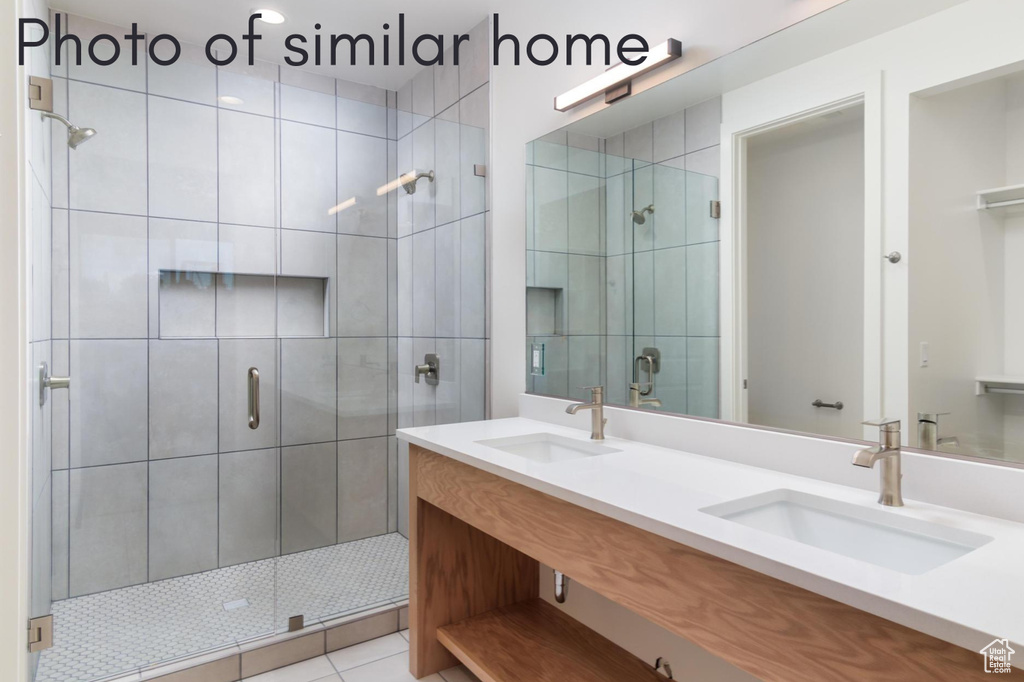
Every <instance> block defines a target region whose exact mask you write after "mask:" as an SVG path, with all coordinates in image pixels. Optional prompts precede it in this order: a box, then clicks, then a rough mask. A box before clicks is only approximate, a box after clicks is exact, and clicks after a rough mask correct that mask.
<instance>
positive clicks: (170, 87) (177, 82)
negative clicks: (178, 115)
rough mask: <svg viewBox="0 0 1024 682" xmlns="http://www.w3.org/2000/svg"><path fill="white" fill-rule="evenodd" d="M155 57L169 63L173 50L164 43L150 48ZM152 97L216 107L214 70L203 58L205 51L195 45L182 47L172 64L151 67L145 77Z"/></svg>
mask: <svg viewBox="0 0 1024 682" xmlns="http://www.w3.org/2000/svg"><path fill="white" fill-rule="evenodd" d="M153 50H154V51H155V52H156V56H157V57H159V58H161V59H165V60H166V59H169V58H170V57H172V56H173V54H174V46H173V45H172V44H171V43H170V41H167V40H163V41H159V42H157V43H156V44H155V45H154V46H153ZM147 76H148V78H149V82H148V83H147V85H148V89H149V93H150V94H151V95H162V96H164V97H173V98H174V99H181V100H186V101H189V102H196V103H198V104H206V105H210V106H216V104H217V67H216V66H214V65H213V64H212V63H211V62H210V60H209V59H207V58H206V51H205V50H204V49H203V48H202V47H200V46H198V45H184V44H183V45H182V46H181V56H180V57H179V58H178V60H177V61H176V62H174V63H173V64H167V65H159V66H154V68H151V69H150V70H149V73H148V74H147Z"/></svg>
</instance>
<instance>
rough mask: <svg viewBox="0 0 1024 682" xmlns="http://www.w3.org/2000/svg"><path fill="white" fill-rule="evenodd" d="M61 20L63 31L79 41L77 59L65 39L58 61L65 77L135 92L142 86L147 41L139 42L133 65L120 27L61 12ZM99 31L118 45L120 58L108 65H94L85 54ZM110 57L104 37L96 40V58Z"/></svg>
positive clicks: (130, 48)
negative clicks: (110, 37)
mask: <svg viewBox="0 0 1024 682" xmlns="http://www.w3.org/2000/svg"><path fill="white" fill-rule="evenodd" d="M64 19H66V20H67V23H66V24H65V25H64V26H62V27H61V28H62V30H63V32H64V33H74V34H75V35H77V36H78V37H79V39H80V40H81V44H82V54H81V59H78V58H77V57H78V55H76V54H75V52H74V43H73V42H71V41H69V42H67V43H65V44H64V50H65V53H64V55H62V57H61V61H63V62H64V63H66V64H67V76H68V78H71V79H74V80H79V81H87V82H89V83H100V84H103V85H113V86H115V87H118V88H124V89H127V90H137V91H139V92H142V91H144V90H145V89H146V62H147V60H148V58H149V57H148V52H147V48H148V45H147V41H145V40H140V41H139V43H138V55H137V57H138V59H137V62H138V63H137V64H136V65H134V66H133V65H132V60H131V54H132V43H131V42H129V41H127V40H125V39H124V38H123V36H124V34H125V33H126V31H125V30H124V29H123V28H120V27H118V26H113V25H111V24H104V23H101V22H99V21H94V20H92V19H86V18H85V17H80V16H77V15H70V16H68V15H64ZM101 33H106V34H108V35H112V36H114V37H115V38H117V41H118V44H119V45H120V48H121V56H120V58H119V59H118V60H117V61H116V62H114V63H113V64H110V65H108V66H103V65H101V64H97V63H96V62H95V61H94V60H93V59H91V58H90V57H89V55H88V48H89V43H90V42H91V41H92V39H93V38H95V37H96V36H98V35H100V34H101ZM113 56H114V48H113V46H112V45H111V44H110V42H109V41H107V40H101V41H98V43H97V45H96V59H97V60H107V59H110V58H111V57H113ZM79 62H81V63H79ZM62 75H63V74H62ZM72 120H74V119H72ZM86 125H89V124H86Z"/></svg>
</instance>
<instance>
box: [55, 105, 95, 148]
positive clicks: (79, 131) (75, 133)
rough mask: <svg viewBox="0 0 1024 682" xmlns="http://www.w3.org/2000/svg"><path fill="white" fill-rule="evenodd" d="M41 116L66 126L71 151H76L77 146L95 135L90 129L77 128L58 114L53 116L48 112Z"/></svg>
mask: <svg viewBox="0 0 1024 682" xmlns="http://www.w3.org/2000/svg"><path fill="white" fill-rule="evenodd" d="M42 114H43V116H44V117H45V118H52V119H53V120H55V121H60V122H61V123H63V124H64V125H65V126H67V129H68V146H69V147H71V148H72V149H78V145H80V144H82V143H83V142H87V141H88V140H89V139H91V138H92V136H93V135H95V134H96V131H95V130H94V129H92V128H79V127H78V126H76V125H75V124H74V123H72V122H71V121H69V120H67V119H66V118H64V117H63V116H61V115H60V114H54V113H52V112H49V111H44V112H42Z"/></svg>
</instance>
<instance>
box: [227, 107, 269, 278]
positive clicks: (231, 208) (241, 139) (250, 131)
mask: <svg viewBox="0 0 1024 682" xmlns="http://www.w3.org/2000/svg"><path fill="white" fill-rule="evenodd" d="M217 139H218V145H219V159H218V160H219V167H218V182H219V183H220V185H219V188H218V196H219V199H220V216H219V220H220V222H222V223H238V224H242V225H260V226H264V227H273V226H275V225H276V224H277V192H276V191H275V190H276V180H275V175H276V172H275V166H276V156H277V154H276V152H275V144H274V142H275V139H276V133H275V123H274V119H272V118H267V117H265V116H253V115H251V114H245V113H240V112H235V111H226V110H223V109H222V110H221V111H220V123H219V128H218V138H217ZM239 272H253V271H252V270H244V271H239Z"/></svg>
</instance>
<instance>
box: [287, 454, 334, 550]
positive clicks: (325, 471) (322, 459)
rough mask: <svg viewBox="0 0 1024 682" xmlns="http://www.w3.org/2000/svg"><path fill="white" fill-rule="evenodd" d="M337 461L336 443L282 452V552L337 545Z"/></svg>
mask: <svg viewBox="0 0 1024 682" xmlns="http://www.w3.org/2000/svg"><path fill="white" fill-rule="evenodd" d="M337 468H338V460H337V445H336V444H335V443H318V444H316V445H300V446H297V447H292V448H282V449H281V551H282V553H284V554H289V553H291V552H301V551H303V550H307V549H315V548H317V547H325V546H327V545H333V544H334V543H335V542H337V537H338V528H337V507H336V505H337V499H338V471H337Z"/></svg>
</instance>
